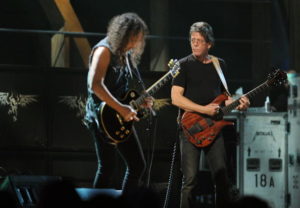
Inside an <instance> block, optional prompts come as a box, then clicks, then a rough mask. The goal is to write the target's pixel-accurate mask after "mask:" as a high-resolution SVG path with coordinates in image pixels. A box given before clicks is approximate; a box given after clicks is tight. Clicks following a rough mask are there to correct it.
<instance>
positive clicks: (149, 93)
mask: <svg viewBox="0 0 300 208" xmlns="http://www.w3.org/2000/svg"><path fill="white" fill-rule="evenodd" d="M178 70H179V67H178V66H175V67H174V68H173V69H172V70H170V71H169V72H168V73H166V74H165V75H164V76H163V77H161V78H160V79H159V80H158V81H157V82H155V83H154V84H153V85H152V86H150V87H149V88H148V89H147V90H146V92H145V93H143V94H142V95H141V96H140V97H139V98H137V99H136V100H135V103H136V104H137V105H138V106H140V105H141V104H142V103H143V102H144V100H145V98H146V97H149V96H152V95H154V93H156V92H157V91H158V90H159V89H160V88H161V87H162V86H163V85H165V84H166V83H167V82H168V81H169V80H171V79H172V78H173V77H174V76H176V73H177V71H178Z"/></svg>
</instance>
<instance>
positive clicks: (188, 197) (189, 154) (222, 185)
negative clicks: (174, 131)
mask: <svg viewBox="0 0 300 208" xmlns="http://www.w3.org/2000/svg"><path fill="white" fill-rule="evenodd" d="M179 139H180V152H181V171H182V175H183V177H182V188H181V200H180V208H191V207H193V203H194V197H193V194H194V193H193V191H194V189H195V187H196V186H197V182H198V179H197V174H198V171H199V161H200V153H201V150H203V151H204V154H205V158H206V160H207V164H208V166H209V169H210V171H211V175H212V177H213V181H214V183H215V186H216V205H217V207H222V206H223V205H225V203H227V202H228V201H229V200H230V194H229V188H230V183H229V179H228V175H227V168H226V152H225V146H224V140H223V137H222V136H221V135H219V136H218V137H217V138H216V139H215V140H214V142H213V143H212V144H211V145H209V146H208V147H205V148H198V147H196V146H194V145H193V144H192V143H191V142H189V141H188V140H187V138H186V137H185V135H184V133H183V132H180V133H179ZM204 180H205V179H204Z"/></svg>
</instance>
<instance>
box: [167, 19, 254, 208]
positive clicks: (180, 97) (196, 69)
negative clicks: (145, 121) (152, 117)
mask: <svg viewBox="0 0 300 208" xmlns="http://www.w3.org/2000/svg"><path fill="white" fill-rule="evenodd" d="M213 43H214V37H213V30H212V27H211V26H210V25H209V24H207V23H206V22H196V23H194V24H193V25H192V26H191V28H190V44H191V48H192V54H191V55H189V56H187V57H185V58H182V59H181V60H180V61H179V62H180V68H181V71H180V74H179V75H178V76H177V77H175V78H174V80H173V86H172V92H171V97H172V103H173V104H174V105H176V106H178V107H179V108H180V109H181V111H187V112H197V113H201V114H202V115H208V116H213V115H215V114H216V113H217V112H218V110H219V108H220V106H219V105H218V104H215V103H211V102H212V101H213V100H214V99H215V98H216V97H217V96H218V95H220V94H222V93H224V92H226V91H227V89H226V88H227V87H224V86H225V85H226V83H225V84H224V83H223V82H225V80H223V82H222V81H221V79H220V76H219V74H218V72H217V70H216V68H215V64H214V63H213V56H210V55H209V54H208V51H209V49H210V48H211V47H212V46H213ZM217 60H218V62H219V65H220V67H221V69H222V70H225V69H226V66H225V62H224V60H222V59H217ZM232 101H233V100H232V99H231V98H230V97H229V98H228V100H226V101H225V105H228V104H229V103H231V102H232ZM249 104H250V103H249V100H248V98H246V97H242V98H241V99H240V105H239V106H238V107H237V109H238V110H245V109H246V108H247V107H248V106H249ZM181 115H182V114H181ZM179 119H180V118H179ZM179 137H180V153H181V171H182V174H183V178H182V188H181V202H180V207H181V208H189V207H192V205H193V197H192V196H193V191H194V189H195V187H196V185H197V173H198V170H199V160H200V152H201V150H203V151H204V153H205V156H206V160H207V163H208V165H209V168H210V170H211V173H212V177H213V179H214V183H215V185H216V194H217V198H216V203H217V207H223V206H225V204H226V203H227V202H228V201H229V200H230V194H229V180H228V176H227V170H226V163H225V155H226V154H225V147H224V141H223V138H222V136H221V135H220V134H219V135H218V136H217V137H216V139H215V140H214V141H213V142H212V143H211V144H210V145H208V146H207V147H203V148H199V147H196V146H195V145H194V144H192V143H191V142H190V141H189V140H188V139H187V138H186V136H185V134H184V133H183V131H180V133H179ZM204 180H206V179H204Z"/></svg>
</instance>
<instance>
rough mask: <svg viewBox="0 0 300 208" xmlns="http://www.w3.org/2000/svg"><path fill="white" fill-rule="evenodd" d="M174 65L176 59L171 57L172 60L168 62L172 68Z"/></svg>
mask: <svg viewBox="0 0 300 208" xmlns="http://www.w3.org/2000/svg"><path fill="white" fill-rule="evenodd" d="M173 65H174V60H173V59H171V60H170V61H169V63H168V66H169V67H170V68H171V67H173Z"/></svg>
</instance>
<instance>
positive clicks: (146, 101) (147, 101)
mask: <svg viewBox="0 0 300 208" xmlns="http://www.w3.org/2000/svg"><path fill="white" fill-rule="evenodd" d="M153 102H154V98H153V97H152V96H149V97H146V98H145V99H144V103H143V104H142V108H152V106H153Z"/></svg>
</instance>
